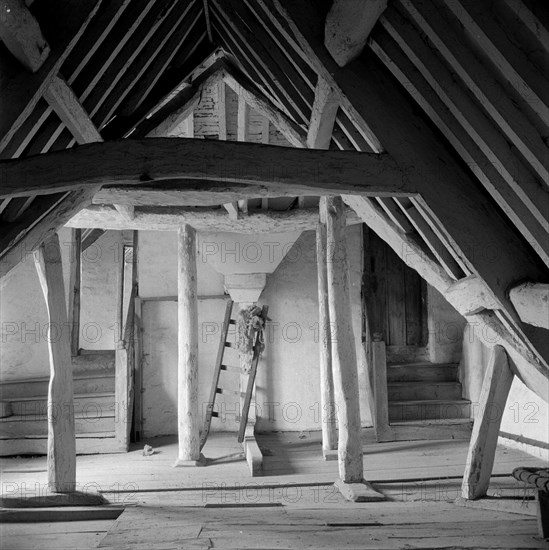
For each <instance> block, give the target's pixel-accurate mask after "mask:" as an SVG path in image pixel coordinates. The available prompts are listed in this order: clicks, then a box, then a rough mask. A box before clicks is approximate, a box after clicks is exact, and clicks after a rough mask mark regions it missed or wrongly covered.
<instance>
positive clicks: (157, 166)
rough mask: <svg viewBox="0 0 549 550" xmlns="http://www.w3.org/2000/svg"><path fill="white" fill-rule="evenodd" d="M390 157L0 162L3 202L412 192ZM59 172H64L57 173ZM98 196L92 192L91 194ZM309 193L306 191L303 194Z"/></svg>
mask: <svg viewBox="0 0 549 550" xmlns="http://www.w3.org/2000/svg"><path fill="white" fill-rule="evenodd" d="M409 161H410V162H412V165H411V166H407V167H406V168H405V169H404V170H403V169H402V168H397V166H396V164H395V163H394V161H392V160H391V159H390V158H389V157H388V156H387V155H384V154H381V155H377V154H373V153H356V152H351V151H316V150H313V149H294V148H285V147H276V146H270V145H259V144H252V143H237V142H219V141H206V140H202V139H171V138H149V139H144V140H121V141H113V142H105V143H97V144H90V145H82V146H80V147H78V148H76V149H70V150H65V151H57V152H55V153H49V154H44V155H37V156H34V157H28V158H25V159H15V160H7V161H1V162H0V181H1V185H0V197H1V198H4V197H13V196H25V195H28V194H32V193H41V194H49V193H57V192H59V191H64V190H67V191H69V190H75V189H84V188H85V189H90V188H96V187H97V186H101V185H103V184H107V183H119V184H124V185H131V184H140V183H144V182H147V181H149V182H152V181H159V180H167V179H173V178H185V179H186V178H190V179H217V180H223V181H226V182H243V183H248V184H252V185H253V184H258V183H259V184H261V185H264V186H265V187H278V188H281V187H282V188H284V187H291V188H292V189H294V190H295V191H296V192H298V191H299V192H300V193H299V194H311V193H312V194H318V193H319V191H321V190H322V192H323V193H325V194H330V193H332V194H338V193H347V194H358V195H362V194H365V195H385V196H393V195H402V196H406V195H409V194H412V193H414V192H416V189H414V188H413V187H412V186H410V185H409V184H408V181H409V180H410V179H411V178H410V177H408V178H404V177H403V175H404V174H406V170H408V172H410V171H412V170H413V163H414V162H415V159H409ZM61 167H62V168H61ZM94 192H95V189H94ZM307 192H308V193H307Z"/></svg>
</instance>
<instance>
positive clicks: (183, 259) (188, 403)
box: [175, 224, 200, 466]
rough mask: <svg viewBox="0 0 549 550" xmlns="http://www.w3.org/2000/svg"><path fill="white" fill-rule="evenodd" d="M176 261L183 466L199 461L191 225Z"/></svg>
mask: <svg viewBox="0 0 549 550" xmlns="http://www.w3.org/2000/svg"><path fill="white" fill-rule="evenodd" d="M177 258H178V274H177V275H178V277H177V282H178V285H177V290H178V294H177V295H178V304H177V309H178V320H179V328H178V335H179V337H178V350H179V351H178V368H177V372H178V380H177V389H178V392H177V393H178V398H177V423H178V433H179V455H178V459H177V461H176V464H175V465H176V466H184V465H198V464H199V461H200V442H199V422H200V419H199V416H198V415H199V412H200V411H199V407H198V306H197V279H196V277H197V275H196V232H195V230H194V229H193V228H192V227H191V226H190V225H186V224H185V225H183V226H182V227H180V229H179V232H178V248H177Z"/></svg>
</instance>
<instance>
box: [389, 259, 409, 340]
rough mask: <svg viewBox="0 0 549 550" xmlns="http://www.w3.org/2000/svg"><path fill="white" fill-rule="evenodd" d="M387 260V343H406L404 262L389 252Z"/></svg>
mask: <svg viewBox="0 0 549 550" xmlns="http://www.w3.org/2000/svg"><path fill="white" fill-rule="evenodd" d="M386 261H387V318H388V325H389V334H388V336H387V344H388V345H392V346H395V345H396V346H405V345H406V317H405V292H404V264H403V263H402V261H401V260H400V258H398V257H397V256H396V254H391V253H390V252H389V253H388V254H387V257H386Z"/></svg>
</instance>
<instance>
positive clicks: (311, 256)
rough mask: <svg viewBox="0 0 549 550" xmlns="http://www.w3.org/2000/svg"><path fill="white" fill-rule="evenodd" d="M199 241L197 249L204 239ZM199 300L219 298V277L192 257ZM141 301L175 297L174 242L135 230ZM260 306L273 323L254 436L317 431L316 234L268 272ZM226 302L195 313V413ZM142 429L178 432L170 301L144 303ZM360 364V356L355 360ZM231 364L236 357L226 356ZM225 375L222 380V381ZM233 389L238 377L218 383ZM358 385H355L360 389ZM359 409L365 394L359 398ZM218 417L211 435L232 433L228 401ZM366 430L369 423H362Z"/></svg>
mask: <svg viewBox="0 0 549 550" xmlns="http://www.w3.org/2000/svg"><path fill="white" fill-rule="evenodd" d="M361 235H362V232H361V229H360V226H353V227H350V228H348V230H347V239H348V247H349V259H350V267H351V292H352V304H353V322H354V326H355V334H356V344H357V347H358V346H360V328H356V327H360V326H361V324H360V323H361V321H360V315H361V313H360V284H361V274H362V253H361ZM211 240H212V239H211V237H209V236H207V235H200V236H199V244H198V247H197V248H198V252H199V253H200V250H201V243H203V242H204V241H211ZM197 271H198V295H199V297H200V296H205V295H209V296H211V295H222V294H223V279H222V277H221V276H220V275H219V274H218V273H217V272H215V271H214V270H213V269H212V268H211V267H210V266H209V265H208V264H206V263H205V262H203V261H202V259H201V257H200V255H199V256H198V259H197ZM138 277H139V288H140V295H141V297H144V298H147V297H148V298H152V297H155V296H156V297H160V296H172V297H175V296H176V294H177V236H176V234H175V233H168V232H140V233H139V252H138ZM259 303H260V304H267V305H269V317H270V318H271V319H272V323H271V324H270V326H269V327H268V329H267V331H266V337H267V343H266V350H265V353H264V356H263V360H262V362H261V364H260V370H259V372H258V377H257V379H256V380H257V391H256V403H257V411H258V416H259V419H258V429H259V430H313V429H314V430H317V429H320V428H321V425H320V421H319V396H320V382H319V375H318V353H319V351H318V347H319V346H318V301H317V273H316V258H315V233H314V231H307V232H304V233H302V234H301V236H300V237H299V238H297V240H296V242H295V244H294V246H293V247H292V248H291V249H290V251H289V252H288V254H287V255H286V257H285V258H284V259H283V260H282V262H281V263H280V265H279V266H278V268H277V269H276V271H274V273H272V274H269V275H267V285H266V287H265V290H264V291H263V294H262V297H261V298H260V302H259ZM224 304H225V301H224V300H222V299H221V298H218V299H211V298H210V299H205V300H200V299H199V303H198V312H199V402H200V403H201V408H202V413H203V411H204V404H205V403H206V402H207V400H208V395H209V390H210V385H211V381H212V376H213V368H214V364H215V356H216V353H217V347H218V344H219V328H220V327H219V323H220V322H221V321H222V318H223V312H224ZM143 326H144V332H143V348H144V355H143V385H144V389H145V391H144V393H143V417H144V426H143V431H144V435H145V437H148V436H152V435H161V434H170V433H176V431H177V407H176V396H177V389H176V388H177V305H176V302H175V301H173V300H172V301H162V302H158V301H153V300H145V301H144V303H143ZM358 357H359V358H360V355H359V356H358ZM227 359H228V361H231V362H232V364H235V365H236V364H238V357H237V356H236V355H233V356H230V355H229V356H227ZM360 371H362V372H363V365H360ZM225 376H228V375H225ZM361 378H363V377H361ZM224 383H225V384H226V385H227V386H228V387H231V384H232V388H231V389H235V390H236V389H238V384H239V381H238V378H237V377H233V378H232V379H231V378H227V379H225V382H224ZM363 386H364V382H363V380H362V382H361V388H362V389H363ZM362 401H363V402H364V406H363V409H364V410H365V411H366V410H367V407H366V406H365V405H366V403H365V395H364V394H363V396H362ZM217 403H218V406H219V409H220V411H221V418H220V419H219V420H218V419H214V421H213V422H212V430H229V431H235V430H236V429H237V424H236V423H235V422H234V413H235V411H237V410H238V409H237V405H235V403H234V399H231V398H230V396H224V395H219V396H218V397H217ZM363 421H364V423H365V424H366V425H367V424H368V423H369V417H366V418H364V419H363Z"/></svg>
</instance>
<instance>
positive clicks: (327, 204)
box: [320, 197, 363, 483]
mask: <svg viewBox="0 0 549 550" xmlns="http://www.w3.org/2000/svg"><path fill="white" fill-rule="evenodd" d="M320 208H321V215H322V217H323V219H325V220H326V246H327V285H328V309H329V315H330V326H331V328H332V335H331V336H332V339H331V349H332V366H333V377H334V397H335V404H336V407H337V420H338V427H339V436H338V437H339V440H338V456H339V461H338V462H339V475H340V478H341V480H342V481H343V482H345V483H353V482H355V483H361V482H362V478H363V466H362V446H361V444H360V406H359V395H358V372H357V361H356V352H355V342H354V335H353V328H352V325H351V322H350V310H351V302H350V296H349V288H350V284H349V265H348V260H347V250H346V242H345V232H344V227H345V210H344V208H343V201H342V200H341V198H326V197H323V198H322V199H321V203H320Z"/></svg>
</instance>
